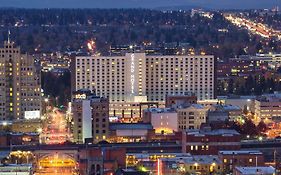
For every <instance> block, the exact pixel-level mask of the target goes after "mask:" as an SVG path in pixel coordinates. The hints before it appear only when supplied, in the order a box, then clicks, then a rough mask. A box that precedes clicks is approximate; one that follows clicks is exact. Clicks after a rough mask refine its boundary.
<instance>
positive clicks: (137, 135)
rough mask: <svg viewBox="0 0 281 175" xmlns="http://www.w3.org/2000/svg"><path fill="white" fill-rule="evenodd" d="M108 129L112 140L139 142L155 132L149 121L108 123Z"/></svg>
mask: <svg viewBox="0 0 281 175" xmlns="http://www.w3.org/2000/svg"><path fill="white" fill-rule="evenodd" d="M109 131H110V134H109V140H110V141H112V142H140V141H145V140H148V139H149V137H150V136H153V135H154V134H155V132H154V130H153V127H152V125H151V124H150V123H110V125H109Z"/></svg>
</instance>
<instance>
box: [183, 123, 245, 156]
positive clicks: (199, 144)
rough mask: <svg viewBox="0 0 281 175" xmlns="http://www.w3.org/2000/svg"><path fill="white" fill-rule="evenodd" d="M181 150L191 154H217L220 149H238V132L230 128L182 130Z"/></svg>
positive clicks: (239, 145)
mask: <svg viewBox="0 0 281 175" xmlns="http://www.w3.org/2000/svg"><path fill="white" fill-rule="evenodd" d="M182 139H183V140H182V152H183V153H191V154H193V155H217V154H218V152H219V151H221V150H239V149H240V147H241V143H240V141H241V137H240V134H239V133H238V132H237V131H235V130H231V129H217V130H211V129H210V128H209V127H206V128H203V129H200V130H198V129H197V130H189V131H185V132H183V136H182Z"/></svg>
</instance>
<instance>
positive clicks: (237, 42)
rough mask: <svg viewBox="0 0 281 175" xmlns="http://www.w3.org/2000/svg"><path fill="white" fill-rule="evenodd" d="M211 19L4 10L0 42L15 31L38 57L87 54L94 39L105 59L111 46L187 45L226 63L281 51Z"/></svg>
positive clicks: (183, 14) (219, 18)
mask: <svg viewBox="0 0 281 175" xmlns="http://www.w3.org/2000/svg"><path fill="white" fill-rule="evenodd" d="M213 13H214V16H213V18H212V19H209V18H206V17H202V16H200V15H195V16H194V17H191V16H190V14H191V12H190V11H173V12H163V11H157V10H145V9H0V26H1V27H0V41H3V40H6V39H7V31H8V30H11V33H12V36H11V38H12V40H14V41H15V42H16V43H17V44H18V45H20V46H21V47H22V50H23V51H27V52H30V53H36V52H55V51H63V52H64V51H86V49H85V47H86V43H87V41H88V40H89V39H93V38H95V39H96V41H97V42H96V43H97V50H98V51H99V52H101V53H102V54H103V55H107V54H109V52H108V50H109V48H110V46H111V45H126V44H127V45H128V44H137V45H140V44H142V43H143V42H151V43H152V44H153V45H156V46H157V45H159V44H160V45H161V44H163V43H171V42H184V43H189V45H190V47H193V48H195V49H196V50H205V51H206V52H207V54H213V55H215V56H216V57H219V58H222V59H227V58H230V57H235V56H238V55H242V54H255V53H256V52H257V51H258V50H260V49H262V50H264V51H273V52H276V51H278V49H280V48H279V47H270V45H268V44H266V43H268V42H261V38H260V37H257V36H250V35H249V34H248V32H247V31H246V30H244V29H239V28H237V27H235V26H233V25H232V24H230V23H229V22H228V21H226V20H225V19H224V17H223V15H222V14H221V13H220V12H213ZM220 29H225V32H221V31H220ZM275 43H276V42H275ZM276 45H278V43H276Z"/></svg>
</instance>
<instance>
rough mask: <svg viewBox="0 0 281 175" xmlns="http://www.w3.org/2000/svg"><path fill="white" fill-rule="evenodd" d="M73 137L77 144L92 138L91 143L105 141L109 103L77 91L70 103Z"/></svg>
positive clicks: (101, 98) (105, 99) (106, 100)
mask: <svg viewBox="0 0 281 175" xmlns="http://www.w3.org/2000/svg"><path fill="white" fill-rule="evenodd" d="M71 108H72V116H73V123H74V124H73V137H74V141H75V142H77V143H84V142H85V139H87V138H93V142H99V141H101V140H106V139H107V137H108V132H109V131H108V128H109V101H108V99H107V98H103V97H97V96H95V95H93V94H90V93H89V91H78V92H76V93H75V95H74V97H73V102H72V107H71Z"/></svg>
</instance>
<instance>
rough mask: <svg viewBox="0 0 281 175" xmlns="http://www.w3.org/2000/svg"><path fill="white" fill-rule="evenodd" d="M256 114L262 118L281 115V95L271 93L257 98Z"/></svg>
mask: <svg viewBox="0 0 281 175" xmlns="http://www.w3.org/2000/svg"><path fill="white" fill-rule="evenodd" d="M255 114H256V116H257V117H259V118H260V119H272V118H274V117H281V96H280V95H278V94H270V95H264V96H261V97H259V98H257V99H256V101H255Z"/></svg>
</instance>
